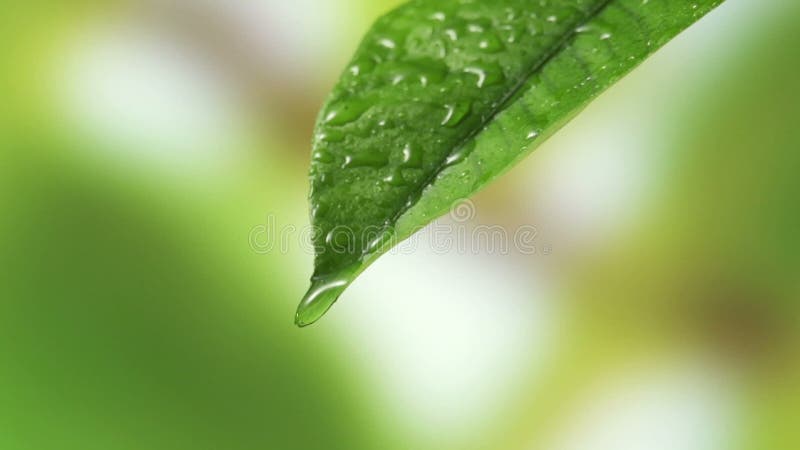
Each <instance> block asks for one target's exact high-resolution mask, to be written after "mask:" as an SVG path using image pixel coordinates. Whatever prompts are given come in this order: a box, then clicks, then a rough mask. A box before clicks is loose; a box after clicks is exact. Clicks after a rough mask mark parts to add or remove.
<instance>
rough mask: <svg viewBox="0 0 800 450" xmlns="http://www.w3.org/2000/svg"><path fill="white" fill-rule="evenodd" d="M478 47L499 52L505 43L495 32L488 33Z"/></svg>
mask: <svg viewBox="0 0 800 450" xmlns="http://www.w3.org/2000/svg"><path fill="white" fill-rule="evenodd" d="M478 47H479V48H480V49H481V50H483V51H485V52H487V53H497V52H499V51H501V50H503V48H504V47H503V43H502V42H501V41H500V39H499V38H498V37H497V36H495V35H494V34H487V35H486V36H484V37H483V39H481V41H480V42H479V43H478Z"/></svg>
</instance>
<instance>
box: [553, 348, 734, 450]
mask: <svg viewBox="0 0 800 450" xmlns="http://www.w3.org/2000/svg"><path fill="white" fill-rule="evenodd" d="M620 381H624V384H622V383H620V384H618V385H617V386H611V387H609V388H607V389H606V390H603V391H601V392H598V393H597V394H596V395H594V396H591V397H590V398H589V399H587V400H588V401H587V402H586V403H585V406H584V408H583V409H582V410H580V411H579V412H578V414H577V415H576V416H575V417H574V418H572V420H571V421H570V422H569V423H568V425H567V427H566V428H565V429H563V430H561V432H560V433H559V435H558V437H557V438H556V440H555V442H553V443H552V444H551V445H547V446H546V448H548V449H551V450H585V449H592V450H724V449H725V448H728V446H727V444H728V443H729V441H728V440H729V439H730V438H731V436H732V434H731V433H732V430H733V429H734V423H735V421H734V419H735V417H734V413H733V411H734V406H733V405H734V402H735V399H734V398H733V397H732V391H731V386H730V385H729V384H728V382H729V381H730V380H729V379H728V377H726V374H725V372H724V371H723V370H722V369H721V368H709V367H706V366H704V365H702V364H694V365H687V366H685V367H674V368H670V369H667V370H664V371H652V372H651V373H645V374H640V375H639V376H637V377H635V378H633V379H625V380H620Z"/></svg>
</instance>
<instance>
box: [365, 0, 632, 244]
mask: <svg viewBox="0 0 800 450" xmlns="http://www.w3.org/2000/svg"><path fill="white" fill-rule="evenodd" d="M614 1H618V0H605V1H603V2H602V3H601V4H599V5H598V6H596V7H595V9H594V10H592V11H590V12H589V14H588V15H587V16H586V19H585V20H583V21H582V22H581V23H580V24H578V25H576V26H573V27H571V29H570V30H569V31H568V32H566V33H564V36H562V37H561V39H560V40H559V41H558V42H557V43H556V44H555V45H554V46H553V50H552V51H551V52H549V53H547V54H545V55H544V57H543V58H541V60H539V61H537V62H536V63H534V64H532V65H531V67H530V68H529V69H528V70H527V71H526V72H525V74H524V76H523V77H522V78H521V79H520V81H519V82H518V83H517V84H516V85H514V86H513V87H512V88H511V89H510V90H509V92H508V93H507V94H506V95H504V96H503V98H502V99H501V100H500V102H499V103H498V106H497V107H495V108H494V109H493V110H491V112H490V113H489V114H488V115H487V116H486V118H485V119H483V120H482V121H481V123H480V125H479V126H477V127H475V130H474V131H472V132H470V133H469V134H467V135H466V136H465V137H464V138H463V139H462V140H461V141H460V142H459V143H458V144H457V145H455V146H453V149H452V150H451V151H450V152H449V153H448V156H450V155H452V154H453V153H454V152H456V151H458V150H459V149H461V148H463V147H464V146H465V145H467V143H469V142H470V141H471V140H473V139H474V138H475V137H476V136H478V135H479V134H480V133H481V132H483V130H484V129H485V128H486V126H487V125H488V124H490V123H491V122H492V121H494V119H495V118H497V116H498V115H499V114H500V113H502V112H503V111H505V110H506V109H507V108H508V106H509V105H510V102H511V100H512V99H513V98H514V97H516V95H517V94H518V93H519V92H520V91H521V90H522V89H523V88H524V87H525V85H526V84H528V81H530V79H531V77H533V75H535V74H536V73H538V72H539V71H540V70H541V69H542V68H544V67H545V66H547V65H548V64H549V63H550V62H551V61H552V60H553V59H554V58H555V57H556V56H558V55H559V54H561V52H562V51H563V50H564V49H565V48H566V46H567V44H568V43H569V42H570V41H571V40H572V39H573V38H574V37H575V36H576V35H577V34H578V32H577V31H576V29H577V28H580V27H581V26H582V25H585V24H587V23H589V22H591V21H593V20H594V19H595V18H597V17H598V16H599V15H600V14H601V13H602V12H603V11H604V10H605V9H606V8H608V7H609V6H610V5H611V3H613V2H614ZM447 167H449V166H448V165H447V158H444V159H443V160H442V162H441V163H440V164H439V166H438V167H437V168H436V170H434V171H433V172H432V173H431V174H430V175H429V176H428V177H427V178H425V179H424V180H423V182H422V183H421V184H420V187H419V188H418V189H416V190H415V191H414V192H412V193H411V194H409V196H408V198H407V199H406V202H405V203H404V206H403V207H401V208H400V209H398V211H397V213H396V214H395V215H394V216H392V217H391V219H390V221H389V224H395V223H397V221H398V220H399V219H400V217H402V216H403V214H405V213H406V212H408V211H409V210H410V209H411V208H413V207H414V206H415V205H416V204H417V201H418V200H419V198H420V197H422V193H423V191H424V190H425V188H426V187H427V186H429V185H430V184H431V183H432V182H433V181H434V180H435V179H436V177H438V176H439V174H441V173H442V172H443V171H444V170H445V169H446V168H447ZM412 199H417V200H416V201H414V202H413V203H412V202H411V200H412ZM389 224H387V228H388V227H391V226H392V225H389ZM369 253H371V252H367V251H364V252H363V253H362V258H363V256H364V255H367V254H369Z"/></svg>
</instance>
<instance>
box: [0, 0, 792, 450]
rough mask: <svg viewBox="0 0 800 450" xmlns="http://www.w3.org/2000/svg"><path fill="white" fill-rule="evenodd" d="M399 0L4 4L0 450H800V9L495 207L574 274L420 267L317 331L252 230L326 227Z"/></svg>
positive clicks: (407, 258) (670, 59)
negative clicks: (311, 211) (323, 164)
mask: <svg viewBox="0 0 800 450" xmlns="http://www.w3.org/2000/svg"><path fill="white" fill-rule="evenodd" d="M397 3H398V1H397V0H293V1H277V0H202V1H199V0H185V1H183V0H175V1H168V0H150V1H126V0H116V1H90V0H85V1H84V0H74V1H71V2H56V1H46V0H43V1H30V0H25V1H23V0H6V1H5V2H3V3H2V5H0V42H2V44H0V52H1V53H0V54H2V59H0V69H2V70H0V102H1V103H0V449H2V450H50V449H52V450H72V449H75V450H78V449H80V450H93V449H97V450H128V449H130V450H134V449H136V450H141V449H148V450H161V449H163V450H180V449H192V450H206V449H207V450H212V449H213V450H221V449H225V450H239V449H243V450H244V449H247V450H254V449H276V450H291V449H302V450H313V449H326V450H331V449H348V450H357V449H382V450H383V449H389V450H391V449H436V450H442V449H459V450H460V449H464V450H471V449H500V450H514V449H547V450H551V449H555V450H585V449H593V450H598V449H600V450H624V449H647V450H653V449H669V450H684V449H686V450H689V449H692V450H693V449H752V450H773V449H774V450H788V449H796V448H800V427H798V417H800V416H798V414H800V323H798V312H799V310H800V303H798V301H799V300H800V238H798V232H800V207H799V205H798V199H800V128H798V120H800V76H798V70H800V28H798V27H797V26H796V24H797V23H798V20H800V5H798V4H797V2H794V1H788V0H728V1H727V2H726V3H725V4H724V5H722V6H721V7H720V8H719V9H718V10H717V11H715V12H714V13H712V14H711V15H709V16H708V17H707V18H705V19H703V20H702V21H701V22H700V23H698V24H697V25H696V26H694V27H693V28H692V29H690V30H689V31H688V32H686V33H685V34H683V35H681V36H680V37H679V38H677V39H676V40H675V41H674V42H672V43H671V44H670V45H668V46H667V47H666V48H665V49H664V50H662V51H661V52H659V53H658V54H657V55H656V56H655V57H653V58H652V59H651V60H649V61H648V62H647V63H646V64H644V65H643V66H642V67H641V68H639V69H638V70H637V71H636V72H635V73H633V74H632V75H631V76H630V77H628V78H626V79H625V80H623V81H622V82H621V83H619V85H617V86H616V87H614V88H613V89H612V90H611V91H609V92H608V93H607V94H605V95H604V96H603V97H602V98H600V99H599V100H598V101H597V102H595V103H594V104H592V105H591V106H590V107H589V108H588V110H586V111H585V113H584V114H582V115H581V116H579V117H578V119H576V120H575V121H574V122H573V123H571V124H570V125H569V126H567V127H566V128H565V129H564V130H563V132H561V133H560V134H559V135H557V136H556V137H555V138H553V139H552V140H551V141H550V142H548V143H547V144H545V145H544V146H542V147H541V148H540V149H539V150H537V151H536V152H535V153H534V155H533V156H531V157H530V158H528V159H527V160H526V161H525V162H524V163H523V164H521V165H520V166H518V167H517V168H515V169H514V170H513V171H512V172H511V173H510V174H509V175H507V176H506V177H504V178H503V179H502V180H501V181H499V182H497V183H496V184H495V185H493V186H492V187H490V188H489V189H487V190H486V191H484V192H482V193H480V194H479V195H478V196H477V197H476V198H475V199H474V204H475V208H476V214H475V216H474V218H472V222H471V223H472V224H473V225H501V226H504V227H508V228H509V229H513V228H514V227H518V226H521V225H526V224H529V225H530V224H532V225H535V226H536V227H537V229H538V231H539V234H538V236H537V239H538V240H539V241H538V242H540V244H541V245H542V248H546V249H548V251H546V252H541V253H539V254H536V255H528V254H524V255H523V254H518V253H515V252H514V251H513V249H512V251H511V252H509V254H499V253H498V252H492V251H488V250H487V249H480V248H478V249H474V251H466V252H464V251H462V252H458V251H453V252H441V251H435V249H433V248H431V247H430V246H426V245H425V243H424V241H423V242H422V243H421V244H420V245H419V246H418V247H417V248H416V249H415V251H413V252H405V253H403V254H392V255H387V256H385V257H384V258H383V259H381V260H380V261H379V262H377V263H376V264H375V265H374V266H373V267H371V268H370V269H369V270H368V271H367V272H366V273H365V274H364V275H363V276H362V277H361V278H360V279H359V280H358V281H357V282H356V283H355V284H354V285H353V286H352V288H351V289H350V290H349V291H348V292H347V293H346V294H345V295H344V297H343V298H342V299H341V301H340V302H339V303H338V304H337V305H336V306H335V307H334V309H333V310H332V311H331V312H330V313H329V315H328V316H327V317H325V318H324V319H323V320H322V321H321V322H320V323H318V324H317V325H315V326H313V327H310V328H307V329H303V330H300V329H297V328H295V327H294V326H293V325H292V320H293V313H294V308H295V305H296V303H297V302H298V301H299V299H300V297H301V295H302V294H303V293H304V291H305V288H306V282H307V277H308V275H309V274H310V271H311V263H312V256H311V255H310V254H309V253H308V251H307V250H308V249H307V247H306V246H304V245H302V242H301V240H300V239H296V238H291V239H287V243H286V248H285V249H282V250H281V249H277V250H275V251H271V252H264V251H257V249H254V248H253V246H252V242H251V241H252V234H253V230H258V229H264V226H267V225H268V226H270V227H274V228H276V229H277V228H281V229H283V228H284V227H296V228H297V229H298V230H299V229H301V228H302V227H304V226H305V225H307V223H308V218H307V217H308V216H307V204H306V196H307V176H306V173H307V166H308V163H309V154H310V151H309V146H310V145H309V144H310V139H311V133H312V126H313V122H314V118H315V115H316V112H317V110H318V108H319V107H320V106H321V104H322V102H323V100H324V98H325V96H326V94H327V91H328V90H329V89H330V88H331V87H332V85H333V83H334V82H335V80H336V78H337V77H338V74H339V73H340V71H341V69H342V68H343V67H344V66H345V64H346V62H347V60H348V59H349V57H350V54H351V52H352V51H353V49H354V48H355V46H356V44H357V42H358V39H359V38H360V36H361V35H362V34H363V33H364V32H365V31H366V29H367V28H368V27H369V24H370V23H371V22H372V21H373V20H374V19H375V18H376V17H377V16H378V15H379V14H381V13H383V12H386V11H388V10H389V9H390V8H391V7H392V6H394V5H396V4H397ZM443 220H445V221H446V220H449V219H447V218H445V219H443ZM259 227H261V228H259ZM292 236H296V235H292Z"/></svg>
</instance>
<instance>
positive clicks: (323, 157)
mask: <svg viewBox="0 0 800 450" xmlns="http://www.w3.org/2000/svg"><path fill="white" fill-rule="evenodd" d="M311 159H312V160H314V161H317V162H321V163H326V164H327V163H332V162H333V156H332V155H331V154H330V153H328V152H326V151H322V150H318V151H316V152H314V153H313V154H312V155H311Z"/></svg>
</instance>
